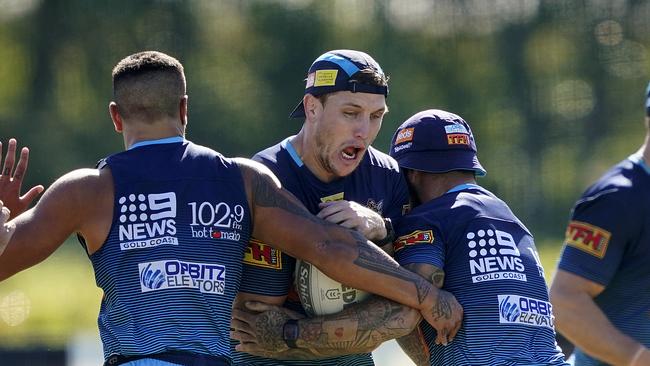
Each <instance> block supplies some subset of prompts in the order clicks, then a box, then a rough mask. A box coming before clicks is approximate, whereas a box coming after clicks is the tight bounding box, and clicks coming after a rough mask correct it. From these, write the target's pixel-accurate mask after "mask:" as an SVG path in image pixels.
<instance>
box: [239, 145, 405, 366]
mask: <svg viewBox="0 0 650 366" xmlns="http://www.w3.org/2000/svg"><path fill="white" fill-rule="evenodd" d="M289 139H290V138H287V139H285V140H284V141H282V142H280V143H279V144H276V145H274V146H272V147H270V148H268V149H266V150H263V151H261V152H259V153H257V154H256V155H255V156H254V157H253V160H257V161H259V162H261V163H263V164H264V165H266V166H267V167H269V168H270V169H271V171H272V172H273V173H275V175H276V176H277V177H278V178H279V179H280V182H281V183H282V185H283V186H284V188H286V189H287V190H288V191H290V192H291V193H293V194H294V195H295V196H296V197H298V199H299V200H300V201H301V202H302V203H303V204H304V205H305V206H306V207H307V209H309V211H310V212H311V213H313V214H317V213H318V212H319V211H320V210H319V208H318V204H319V203H320V202H327V201H334V200H341V199H344V200H348V201H355V202H357V203H361V204H363V205H365V206H367V207H369V208H371V209H373V210H375V211H376V212H378V213H380V214H381V215H382V216H383V217H389V218H391V219H396V218H398V217H399V216H401V215H402V212H403V211H404V210H406V209H407V208H408V189H407V187H406V182H405V181H404V178H403V176H402V174H401V173H400V172H399V168H398V166H397V162H395V160H393V158H391V157H390V156H388V155H387V154H384V153H382V152H380V151H378V150H376V149H374V148H373V147H370V148H369V149H368V151H367V153H366V154H365V156H364V158H363V160H362V161H361V163H360V164H359V167H357V169H355V171H354V172H353V173H352V174H350V175H348V176H346V177H343V178H341V179H338V180H335V181H333V182H329V183H324V182H322V181H321V180H319V179H318V178H317V177H316V176H315V175H314V174H313V173H312V172H311V171H310V170H309V168H307V166H305V165H304V164H303V162H302V160H301V159H300V157H299V156H298V154H297V153H296V152H295V150H294V149H293V147H292V146H291V144H290V143H289ZM294 268H295V259H294V258H292V257H290V256H288V255H286V254H284V253H281V252H279V251H276V250H275V249H272V248H271V247H270V246H268V245H266V244H264V243H261V242H259V241H256V240H252V241H251V245H250V247H249V249H248V252H247V253H246V258H245V260H244V278H243V281H242V287H241V291H243V292H249V293H254V294H260V295H268V296H284V295H287V294H288V295H289V297H288V300H287V303H286V304H285V306H286V307H288V308H291V309H293V310H296V311H300V312H303V309H302V306H300V300H299V299H298V295H297V294H296V293H295V291H290V289H291V287H292V286H293V272H294ZM234 360H235V362H236V363H241V364H245V365H264V366H268V365H332V366H347V365H350V366H362V365H372V364H373V362H372V358H371V355H370V354H369V353H368V354H363V355H349V356H343V357H336V358H330V359H326V360H319V361H315V360H314V361H273V360H269V359H263V358H259V357H253V356H250V355H248V354H244V353H238V352H235V353H234Z"/></svg>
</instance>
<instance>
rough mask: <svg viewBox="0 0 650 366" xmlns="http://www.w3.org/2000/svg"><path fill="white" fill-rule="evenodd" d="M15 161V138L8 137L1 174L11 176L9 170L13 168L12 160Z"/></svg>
mask: <svg viewBox="0 0 650 366" xmlns="http://www.w3.org/2000/svg"><path fill="white" fill-rule="evenodd" d="M15 161H16V139H10V140H9V145H7V155H5V163H4V165H3V167H2V176H3V177H5V178H10V177H11V170H12V169H13V166H14V162H15Z"/></svg>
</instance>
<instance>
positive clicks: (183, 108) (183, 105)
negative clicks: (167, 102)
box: [178, 95, 189, 126]
mask: <svg viewBox="0 0 650 366" xmlns="http://www.w3.org/2000/svg"><path fill="white" fill-rule="evenodd" d="M188 102H189V101H188V97H187V95H183V97H182V98H181V102H180V104H179V106H178V113H179V116H180V119H181V125H183V126H187V103H188Z"/></svg>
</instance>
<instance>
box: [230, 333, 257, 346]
mask: <svg viewBox="0 0 650 366" xmlns="http://www.w3.org/2000/svg"><path fill="white" fill-rule="evenodd" d="M230 338H232V339H234V340H237V341H240V342H246V343H250V342H255V341H257V339H255V337H253V336H252V335H250V334H248V333H246V332H242V331H239V330H235V331H231V332H230Z"/></svg>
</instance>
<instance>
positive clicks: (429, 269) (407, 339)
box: [397, 263, 445, 366]
mask: <svg viewBox="0 0 650 366" xmlns="http://www.w3.org/2000/svg"><path fill="white" fill-rule="evenodd" d="M404 267H405V268H407V269H409V270H411V271H413V272H415V273H417V274H419V275H420V276H422V277H424V278H425V279H427V280H428V281H429V282H431V283H433V284H434V285H435V286H436V287H438V288H442V285H443V283H444V281H445V272H444V271H443V270H442V269H440V268H438V267H436V266H433V265H430V264H424V263H413V264H407V265H405V266H404ZM397 343H398V344H399V345H400V347H402V350H404V353H406V354H407V355H408V356H409V357H410V358H411V360H412V361H413V363H415V364H416V365H417V366H429V365H430V363H429V356H430V352H429V346H428V345H427V343H426V341H425V339H424V334H422V330H421V328H420V327H416V328H415V329H414V330H413V331H412V332H411V333H409V334H408V335H406V336H403V337H401V338H397Z"/></svg>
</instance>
